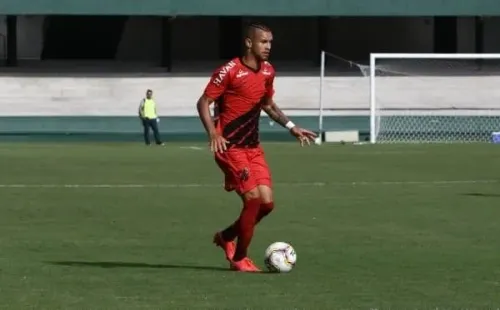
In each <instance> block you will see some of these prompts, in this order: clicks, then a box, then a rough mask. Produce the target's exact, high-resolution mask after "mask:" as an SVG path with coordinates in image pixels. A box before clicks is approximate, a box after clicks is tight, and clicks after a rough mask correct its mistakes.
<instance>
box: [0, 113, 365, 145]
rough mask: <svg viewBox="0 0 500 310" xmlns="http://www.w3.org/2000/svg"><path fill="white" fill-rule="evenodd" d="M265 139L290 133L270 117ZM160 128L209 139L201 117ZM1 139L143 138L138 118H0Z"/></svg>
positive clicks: (357, 121) (338, 125)
mask: <svg viewBox="0 0 500 310" xmlns="http://www.w3.org/2000/svg"><path fill="white" fill-rule="evenodd" d="M292 119H293V120H294V122H295V123H297V124H299V125H300V126H302V127H306V128H310V129H312V130H317V129H318V117H317V116H298V117H297V116H296V117H292ZM260 129H261V133H262V134H261V137H262V139H263V140H271V141H285V140H288V139H290V138H291V137H290V135H289V134H288V132H287V131H286V130H285V129H283V128H281V127H280V126H279V125H276V124H275V125H271V124H270V120H269V118H267V117H262V118H261V122H260ZM324 129H325V130H345V129H354V130H360V131H361V133H362V134H364V135H365V136H366V135H368V131H369V119H368V117H357V116H348V117H347V116H346V117H325V118H324ZM160 131H161V133H162V134H163V136H164V138H165V140H166V141H206V139H207V138H206V135H205V132H204V129H203V127H202V125H201V123H200V121H199V119H198V118H197V117H163V118H161V121H160ZM0 140H4V141H5V140H15V141H21V140H71V141H74V140H80V141H82V140H83V141H142V127H141V124H140V122H139V120H138V118H137V117H113V116H109V117H92V116H89V117H35V116H33V117H0Z"/></svg>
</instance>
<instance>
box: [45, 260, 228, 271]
mask: <svg viewBox="0 0 500 310" xmlns="http://www.w3.org/2000/svg"><path fill="white" fill-rule="evenodd" d="M47 263H48V264H51V265H58V266H69V267H83V268H85V267H93V268H153V269H191V270H211V271H231V270H230V269H229V268H224V267H215V266H195V265H175V264H146V263H130V262H82V261H54V262H47Z"/></svg>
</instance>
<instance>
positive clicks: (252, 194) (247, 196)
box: [242, 188, 261, 201]
mask: <svg viewBox="0 0 500 310" xmlns="http://www.w3.org/2000/svg"><path fill="white" fill-rule="evenodd" d="M242 196H243V199H244V200H246V201H248V200H252V199H260V198H261V196H260V191H259V189H258V188H254V189H251V190H249V191H247V192H246V193H244V194H243V195H242Z"/></svg>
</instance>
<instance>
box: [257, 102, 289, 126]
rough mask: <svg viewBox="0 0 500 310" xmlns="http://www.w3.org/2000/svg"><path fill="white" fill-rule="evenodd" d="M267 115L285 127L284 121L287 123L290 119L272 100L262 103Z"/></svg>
mask: <svg viewBox="0 0 500 310" xmlns="http://www.w3.org/2000/svg"><path fill="white" fill-rule="evenodd" d="M262 109H263V110H264V111H265V112H266V113H267V115H269V117H270V118H271V119H272V120H273V121H275V122H276V123H278V124H280V125H281V126H283V127H285V125H286V123H288V122H289V121H290V120H289V119H288V117H287V116H286V115H285V113H283V111H281V109H280V108H279V107H278V106H277V105H276V103H275V102H274V101H272V102H270V103H269V104H267V105H264V106H263V108H262Z"/></svg>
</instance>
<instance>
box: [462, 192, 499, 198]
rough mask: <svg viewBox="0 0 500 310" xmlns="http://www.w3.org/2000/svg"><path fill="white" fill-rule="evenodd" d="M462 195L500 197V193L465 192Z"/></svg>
mask: <svg viewBox="0 0 500 310" xmlns="http://www.w3.org/2000/svg"><path fill="white" fill-rule="evenodd" d="M462 195H463V196H469V197H485V198H493V197H495V198H500V194H493V193H465V194H462Z"/></svg>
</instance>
